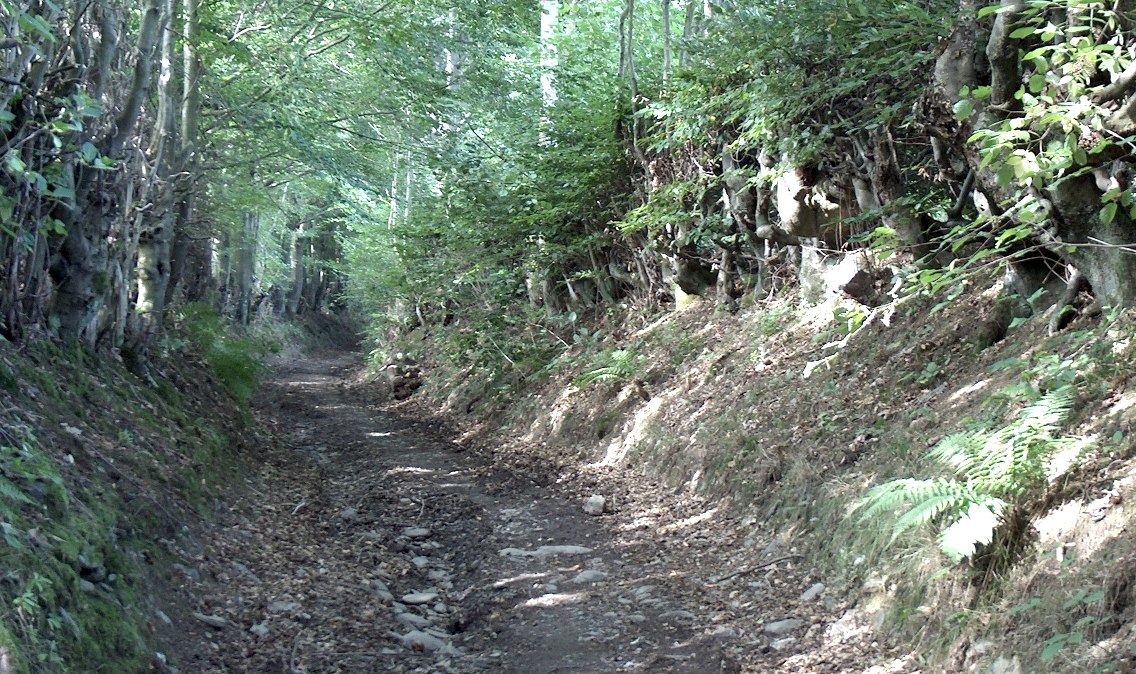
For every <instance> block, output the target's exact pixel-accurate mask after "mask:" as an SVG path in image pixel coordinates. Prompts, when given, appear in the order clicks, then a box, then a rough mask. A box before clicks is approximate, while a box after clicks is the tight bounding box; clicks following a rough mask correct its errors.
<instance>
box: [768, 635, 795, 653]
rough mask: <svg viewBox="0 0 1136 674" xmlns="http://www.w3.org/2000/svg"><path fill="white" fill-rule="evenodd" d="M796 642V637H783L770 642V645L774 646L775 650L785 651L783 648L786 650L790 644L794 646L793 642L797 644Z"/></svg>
mask: <svg viewBox="0 0 1136 674" xmlns="http://www.w3.org/2000/svg"><path fill="white" fill-rule="evenodd" d="M796 642H797V638H796V637H783V638H781V639H776V640H774V641H773V642H772V643H770V644H769V647H770V648H772V649H773V650H775V651H783V650H786V649H787V648H789V647H790V646H792V645H793V644H795V643H796Z"/></svg>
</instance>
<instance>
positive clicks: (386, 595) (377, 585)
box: [371, 580, 394, 601]
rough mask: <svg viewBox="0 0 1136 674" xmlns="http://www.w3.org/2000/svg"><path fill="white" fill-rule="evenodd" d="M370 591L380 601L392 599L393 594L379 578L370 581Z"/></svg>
mask: <svg viewBox="0 0 1136 674" xmlns="http://www.w3.org/2000/svg"><path fill="white" fill-rule="evenodd" d="M371 592H373V593H374V594H375V596H376V597H378V598H379V599H381V600H382V601H394V595H393V594H392V593H391V591H390V588H388V587H387V584H386V583H384V582H383V581H381V580H372V581H371Z"/></svg>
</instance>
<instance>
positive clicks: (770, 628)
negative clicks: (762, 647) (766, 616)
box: [765, 618, 805, 637]
mask: <svg viewBox="0 0 1136 674" xmlns="http://www.w3.org/2000/svg"><path fill="white" fill-rule="evenodd" d="M804 624H805V621H804V620H801V619H800V618H786V619H784V620H778V621H776V622H771V623H769V624H768V625H766V626H765V633H766V634H769V635H771V636H775V637H779V636H783V635H786V634H788V633H789V632H792V631H793V630H795V629H798V628H799V627H801V626H802V625H804Z"/></svg>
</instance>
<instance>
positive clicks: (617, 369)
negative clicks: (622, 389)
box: [572, 348, 646, 388]
mask: <svg viewBox="0 0 1136 674" xmlns="http://www.w3.org/2000/svg"><path fill="white" fill-rule="evenodd" d="M604 360H606V361H607V364H606V365H603V366H601V367H597V368H593V369H591V370H588V371H587V372H584V373H583V374H581V375H579V376H577V377H576V378H575V379H573V380H572V383H573V384H574V385H575V386H578V387H580V388H584V387H587V386H591V385H592V384H598V383H603V384H618V383H624V382H627V381H630V380H631V379H633V378H634V377H635V375H636V374H637V373H638V372H639V371H640V370H641V369H642V367H643V365H644V363H645V362H646V356H643V355H641V354H639V353H637V352H636V350H635V349H634V348H628V349H615V350H613V351H611V352H610V353H609V354H607V355H606V357H605V358H604Z"/></svg>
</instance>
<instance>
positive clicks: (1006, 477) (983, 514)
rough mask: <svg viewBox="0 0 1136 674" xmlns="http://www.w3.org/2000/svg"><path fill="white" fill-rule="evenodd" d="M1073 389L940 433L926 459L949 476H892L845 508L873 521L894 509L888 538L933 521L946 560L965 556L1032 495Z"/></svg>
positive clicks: (1058, 442) (1058, 443) (1058, 441)
mask: <svg viewBox="0 0 1136 674" xmlns="http://www.w3.org/2000/svg"><path fill="white" fill-rule="evenodd" d="M1073 403H1074V389H1073V388H1072V387H1071V386H1064V387H1062V388H1058V389H1055V390H1053V391H1051V392H1049V393H1047V394H1046V395H1044V396H1042V398H1041V399H1040V400H1038V401H1037V402H1035V403H1033V404H1032V405H1030V406H1028V407H1027V408H1025V409H1024V410H1023V411H1022V412H1021V413H1019V414H1018V416H1017V417H1016V418H1015V419H1014V420H1013V421H1012V422H1010V423H1009V424H1006V425H1004V426H1001V427H1000V428H995V429H991V430H981V429H975V430H969V431H964V432H962V433H956V434H954V435H951V436H948V437H947V438H944V439H943V440H942V441H940V442H939V443H938V445H936V446H935V448H934V449H932V450H931V452H930V453H929V455H928V456H929V458H930V459H932V460H933V461H934V462H936V463H938V464H939V465H941V466H943V467H944V468H946V469H948V470H950V472H952V473H953V474H954V477H951V478H943V477H940V478H930V479H914V478H906V479H899V480H892V481H890V482H886V483H884V484H881V485H877V486H876V487H873V488H872V489H870V490H868V492H867V493H866V494H865V495H864V496H863V497H861V499H860V500H859V501H857V503H856V505H855V507H854V509H853V511H852V512H853V513H859V517H860V520H861V521H862V522H874V521H876V520H878V519H880V518H882V517H883V516H885V515H887V514H891V513H899V514H898V517H897V518H896V520H895V521H894V523H893V525H892V536H891V540H892V541H893V542H894V541H895V540H896V539H898V538H899V537H900V536H902V535H904V534H906V533H908V532H909V531H911V530H912V529H915V528H919V527H923V526H926V525H930V524H934V525H935V526H936V527H937V528H938V530H939V536H938V540H939V548H940V549H941V550H942V551H943V553H944V554H945V555H947V557H948V558H950V559H951V560H952V561H954V562H956V563H957V562H960V561H962V560H964V559H971V558H973V557H974V556H975V554H976V553H977V552H978V550H979V546H982V545H989V544H990V543H992V542H993V541H994V538H995V535H996V534H997V532H998V530H999V527H1001V526H1002V525H1003V524H1004V523H1005V522H1006V516H1007V514H1008V513H1009V511H1010V510H1011V509H1013V508H1015V507H1018V506H1023V505H1025V504H1027V503H1028V501H1029V499H1030V498H1032V497H1035V496H1037V494H1038V491H1039V490H1040V489H1041V488H1042V487H1044V485H1045V469H1046V466H1047V462H1048V460H1049V458H1050V457H1052V456H1053V454H1054V453H1055V452H1056V451H1057V450H1058V449H1059V448H1061V447H1063V446H1065V445H1066V444H1067V443H1068V442H1069V441H1068V440H1067V439H1065V438H1063V437H1061V436H1060V431H1061V429H1062V427H1063V425H1064V423H1065V422H1066V420H1067V419H1068V417H1069V415H1070V413H1071V412H1072V409H1073Z"/></svg>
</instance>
